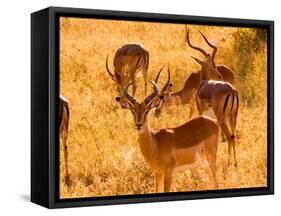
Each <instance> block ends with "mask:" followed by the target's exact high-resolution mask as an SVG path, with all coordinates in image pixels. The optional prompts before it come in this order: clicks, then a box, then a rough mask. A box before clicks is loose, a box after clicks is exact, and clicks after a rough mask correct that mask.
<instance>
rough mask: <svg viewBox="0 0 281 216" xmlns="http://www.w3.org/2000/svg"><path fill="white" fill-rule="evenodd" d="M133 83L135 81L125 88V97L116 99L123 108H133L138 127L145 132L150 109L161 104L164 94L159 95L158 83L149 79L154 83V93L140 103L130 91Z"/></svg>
mask: <svg viewBox="0 0 281 216" xmlns="http://www.w3.org/2000/svg"><path fill="white" fill-rule="evenodd" d="M133 83H134V82H131V83H129V84H128V85H127V86H126V87H125V88H124V91H123V97H116V101H117V102H118V103H119V104H120V105H121V108H123V109H128V110H131V112H132V114H133V116H134V120H135V125H136V129H137V130H138V131H140V132H143V130H144V126H145V123H146V119H147V115H148V113H149V112H150V110H152V109H155V108H157V107H159V106H160V105H161V103H162V100H163V96H159V89H158V86H157V84H156V83H155V82H154V81H149V83H151V84H152V85H153V93H152V94H150V95H149V96H148V97H146V98H145V99H144V101H142V102H141V103H139V102H137V101H136V99H135V98H133V97H132V96H131V95H129V93H128V88H129V87H130V86H131V85H132V84H133Z"/></svg>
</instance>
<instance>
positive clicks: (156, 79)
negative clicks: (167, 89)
mask: <svg viewBox="0 0 281 216" xmlns="http://www.w3.org/2000/svg"><path fill="white" fill-rule="evenodd" d="M164 66H165V65H163V66H162V67H161V69H160V71H159V72H158V74H157V76H156V78H155V80H154V82H155V83H156V84H157V82H158V79H159V76H160V74H161V72H162V70H163V68H164Z"/></svg>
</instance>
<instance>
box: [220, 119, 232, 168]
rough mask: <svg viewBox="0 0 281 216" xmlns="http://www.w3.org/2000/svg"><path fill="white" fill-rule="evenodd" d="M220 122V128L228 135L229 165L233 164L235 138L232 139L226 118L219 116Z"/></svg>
mask: <svg viewBox="0 0 281 216" xmlns="http://www.w3.org/2000/svg"><path fill="white" fill-rule="evenodd" d="M217 118H218V119H219V120H218V123H219V125H220V128H221V130H222V132H223V133H224V134H225V135H226V139H227V143H228V166H230V165H231V155H232V148H233V139H232V137H233V136H232V134H231V132H230V130H229V128H228V127H227V124H226V118H225V117H224V116H223V117H217Z"/></svg>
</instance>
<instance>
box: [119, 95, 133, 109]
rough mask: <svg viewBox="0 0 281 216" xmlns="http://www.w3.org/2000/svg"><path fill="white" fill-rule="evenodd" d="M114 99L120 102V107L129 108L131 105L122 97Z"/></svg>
mask: <svg viewBox="0 0 281 216" xmlns="http://www.w3.org/2000/svg"><path fill="white" fill-rule="evenodd" d="M115 99H116V101H117V102H118V103H119V104H120V106H121V108H122V109H131V107H132V105H131V104H130V103H129V102H128V101H127V100H126V99H124V98H121V97H116V98H115Z"/></svg>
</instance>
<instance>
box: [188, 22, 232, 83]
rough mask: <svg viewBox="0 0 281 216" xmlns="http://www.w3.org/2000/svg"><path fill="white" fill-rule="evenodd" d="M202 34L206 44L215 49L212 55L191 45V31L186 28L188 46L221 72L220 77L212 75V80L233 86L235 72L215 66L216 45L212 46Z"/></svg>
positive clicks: (218, 65)
mask: <svg viewBox="0 0 281 216" xmlns="http://www.w3.org/2000/svg"><path fill="white" fill-rule="evenodd" d="M200 34H201V36H202V37H203V38H204V40H205V42H206V43H207V44H208V45H209V46H210V47H211V48H212V49H213V52H212V55H210V54H209V53H207V52H206V51H205V50H203V49H202V48H200V47H197V46H194V45H192V44H191V43H190V39H189V30H187V27H186V42H187V44H188V45H189V46H190V47H191V48H192V49H195V50H197V51H199V52H200V53H202V54H203V55H204V57H205V60H206V61H207V62H209V64H210V65H212V66H213V67H215V68H216V69H217V71H218V72H219V76H218V77H217V75H214V74H211V77H212V79H215V80H223V81H226V82H229V83H231V84H234V82H235V75H234V72H233V71H232V70H231V69H230V68H229V67H227V66H226V65H224V64H215V57H216V54H217V50H218V49H217V47H216V46H215V45H213V44H211V43H210V42H209V41H208V39H207V37H206V36H205V35H204V34H203V33H202V32H200Z"/></svg>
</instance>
